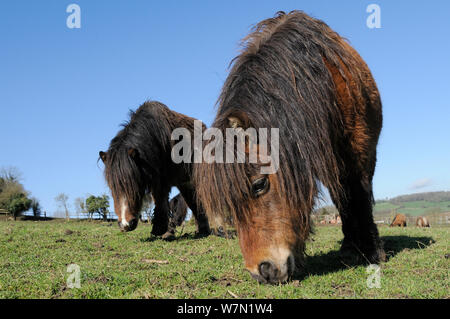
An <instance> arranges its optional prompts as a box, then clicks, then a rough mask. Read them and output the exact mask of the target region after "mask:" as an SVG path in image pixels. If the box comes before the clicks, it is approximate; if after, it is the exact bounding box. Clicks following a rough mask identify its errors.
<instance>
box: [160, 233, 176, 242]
mask: <svg viewBox="0 0 450 319" xmlns="http://www.w3.org/2000/svg"><path fill="white" fill-rule="evenodd" d="M161 238H162V239H163V240H166V241H172V240H174V239H175V234H174V233H172V232H169V231H168V232H166V233H165V234H164V235H162V237H161Z"/></svg>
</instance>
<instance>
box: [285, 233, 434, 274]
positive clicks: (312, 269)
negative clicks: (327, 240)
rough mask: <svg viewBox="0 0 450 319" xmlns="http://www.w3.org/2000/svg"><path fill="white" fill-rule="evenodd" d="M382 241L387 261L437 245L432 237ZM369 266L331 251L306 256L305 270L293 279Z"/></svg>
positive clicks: (364, 262)
mask: <svg viewBox="0 0 450 319" xmlns="http://www.w3.org/2000/svg"><path fill="white" fill-rule="evenodd" d="M381 240H382V241H383V243H384V251H385V252H386V257H387V261H389V259H391V258H392V257H394V256H395V255H397V254H398V253H400V252H402V251H403V250H410V249H425V248H427V247H428V246H430V245H431V244H433V243H435V241H434V239H433V238H431V237H410V236H382V237H381ZM367 264H368V263H367V262H366V261H365V260H364V258H361V257H358V256H354V257H352V258H348V257H343V256H342V255H341V254H340V252H339V251H330V252H328V253H326V254H320V255H313V256H306V258H305V268H304V270H303V271H302V272H301V273H299V274H295V275H294V277H293V279H294V280H303V279H305V278H306V277H309V276H314V275H325V274H328V273H332V272H337V271H340V270H344V269H349V268H353V267H356V266H360V265H367Z"/></svg>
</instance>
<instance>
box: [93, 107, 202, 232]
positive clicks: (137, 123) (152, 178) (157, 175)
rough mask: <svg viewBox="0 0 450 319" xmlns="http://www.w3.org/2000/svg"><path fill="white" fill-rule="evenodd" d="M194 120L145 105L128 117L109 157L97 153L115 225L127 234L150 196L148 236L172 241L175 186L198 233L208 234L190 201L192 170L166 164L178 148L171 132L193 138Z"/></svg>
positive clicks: (192, 196) (192, 198)
mask: <svg viewBox="0 0 450 319" xmlns="http://www.w3.org/2000/svg"><path fill="white" fill-rule="evenodd" d="M194 120H195V119H193V118H191V117H188V116H185V115H183V114H180V113H177V112H174V111H172V110H170V109H169V108H168V107H167V106H165V105H164V104H162V103H159V102H155V101H149V102H145V103H144V104H143V105H141V106H140V107H139V108H138V109H137V111H136V112H130V121H129V122H128V123H126V124H125V125H123V129H122V130H121V131H120V132H119V133H118V134H117V136H116V137H114V138H113V139H112V141H111V143H110V146H109V149H108V151H107V152H106V153H104V152H100V157H101V159H102V160H103V162H104V163H105V178H106V181H107V183H108V185H109V187H110V189H111V192H112V195H113V198H114V205H115V211H116V213H117V214H118V216H119V225H123V224H125V225H127V226H126V227H123V228H125V230H126V231H129V230H133V229H134V228H136V226H137V220H138V218H137V216H138V215H139V212H140V210H141V206H142V201H143V199H144V196H146V195H147V194H148V193H151V194H152V196H153V199H154V201H155V210H154V217H153V220H152V223H153V229H152V234H154V235H157V236H160V235H164V236H166V237H167V238H169V237H171V236H173V234H174V227H170V228H169V192H170V189H171V188H172V186H175V187H177V188H178V189H179V190H180V193H181V194H182V195H183V197H184V200H185V201H186V203H187V205H188V206H189V208H190V209H191V210H192V212H193V215H194V217H195V218H196V220H197V223H198V231H199V233H201V234H209V231H210V230H209V224H208V219H207V217H206V214H205V213H204V211H203V209H202V207H201V206H199V205H198V203H197V200H196V198H195V190H194V187H193V184H192V166H191V164H189V163H184V162H183V163H180V164H175V163H174V162H173V161H172V158H171V150H172V148H173V146H174V144H175V143H177V141H173V140H171V134H172V132H173V130H174V129H176V128H186V129H188V130H189V131H190V132H191V136H192V138H193V132H194ZM121 212H124V214H125V213H126V214H125V215H126V216H122V214H121ZM124 217H125V219H126V220H125V221H122V219H124ZM130 225H131V226H130Z"/></svg>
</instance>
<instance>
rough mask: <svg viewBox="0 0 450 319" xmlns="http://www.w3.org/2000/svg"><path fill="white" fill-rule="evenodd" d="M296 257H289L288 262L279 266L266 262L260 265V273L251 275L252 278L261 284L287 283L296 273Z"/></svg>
mask: <svg viewBox="0 0 450 319" xmlns="http://www.w3.org/2000/svg"><path fill="white" fill-rule="evenodd" d="M294 268H295V264H294V257H293V256H292V255H289V257H288V258H287V260H286V262H285V263H284V264H283V265H281V266H277V265H276V264H275V263H274V262H272V261H270V260H266V261H263V262H261V263H260V264H259V265H258V273H257V274H255V273H251V275H252V277H253V278H254V279H256V280H258V281H259V282H260V283H263V284H266V283H269V284H278V283H284V282H286V281H287V280H288V279H289V278H290V277H291V276H292V275H293V273H294Z"/></svg>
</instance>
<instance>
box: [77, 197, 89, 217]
mask: <svg viewBox="0 0 450 319" xmlns="http://www.w3.org/2000/svg"><path fill="white" fill-rule="evenodd" d="M74 205H75V212H76V214H77V218H80V215H83V214H87V210H86V200H85V199H84V198H83V197H77V198H75V200H74Z"/></svg>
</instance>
